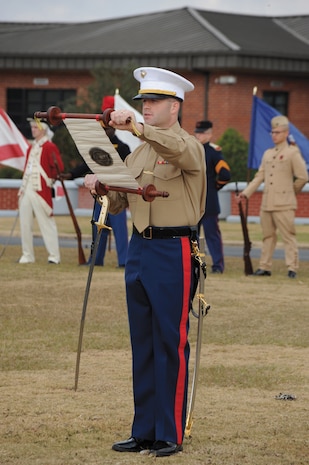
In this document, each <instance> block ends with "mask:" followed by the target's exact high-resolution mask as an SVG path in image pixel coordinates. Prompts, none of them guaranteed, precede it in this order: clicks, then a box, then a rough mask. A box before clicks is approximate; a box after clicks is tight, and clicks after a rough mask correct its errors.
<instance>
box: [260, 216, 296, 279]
mask: <svg viewBox="0 0 309 465" xmlns="http://www.w3.org/2000/svg"><path fill="white" fill-rule="evenodd" d="M294 218H295V210H286V211H271V212H269V211H263V210H262V211H261V212H260V219H261V227H262V233H263V245H262V252H261V258H260V266H259V268H261V269H262V270H267V271H270V270H271V265H272V256H273V253H274V250H275V247H276V243H277V230H279V232H280V235H281V238H282V241H283V244H284V252H285V263H286V266H287V267H288V270H291V271H296V270H297V269H298V265H299V256H298V247H297V241H296V230H295V225H294Z"/></svg>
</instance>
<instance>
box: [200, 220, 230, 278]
mask: <svg viewBox="0 0 309 465" xmlns="http://www.w3.org/2000/svg"><path fill="white" fill-rule="evenodd" d="M199 226H200V227H201V226H202V227H203V228H204V235H205V240H206V244H207V248H208V250H209V253H210V256H211V259H212V270H213V271H215V270H219V271H221V273H223V271H224V255H223V243H222V236H221V231H220V228H219V219H218V215H210V216H203V218H202V219H201V221H200V223H199Z"/></svg>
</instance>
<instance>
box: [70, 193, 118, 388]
mask: <svg viewBox="0 0 309 465" xmlns="http://www.w3.org/2000/svg"><path fill="white" fill-rule="evenodd" d="M96 201H98V202H99V203H100V204H101V211H100V215H99V218H98V221H96V222H95V223H94V224H95V225H96V226H97V228H98V232H97V235H96V238H95V241H94V246H93V250H92V254H91V263H90V267H89V273H88V279H87V285H86V290H85V295H84V303H83V310H82V316H81V320H80V328H79V339H78V346H77V357H76V367H75V386H74V389H75V391H76V390H77V385H78V376H79V366H80V356H81V351H82V342H83V334H84V326H85V318H86V310H87V304H88V297H89V292H90V285H91V280H92V274H93V269H94V265H95V261H96V255H97V251H98V246H99V242H100V238H101V232H102V230H103V229H109V230H111V229H112V228H110V227H109V226H107V225H106V224H105V222H106V217H107V213H108V207H109V200H108V198H107V196H106V195H101V196H98V197H96Z"/></svg>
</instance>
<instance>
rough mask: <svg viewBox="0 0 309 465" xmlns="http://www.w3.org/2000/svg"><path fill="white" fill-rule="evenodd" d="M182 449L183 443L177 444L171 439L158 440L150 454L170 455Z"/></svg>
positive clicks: (156, 455)
mask: <svg viewBox="0 0 309 465" xmlns="http://www.w3.org/2000/svg"><path fill="white" fill-rule="evenodd" d="M181 451H182V445H181V444H175V443H173V442H169V441H156V442H155V443H154V444H153V447H152V448H151V450H150V452H149V455H153V456H155V457H168V456H169V455H173V454H177V452H181Z"/></svg>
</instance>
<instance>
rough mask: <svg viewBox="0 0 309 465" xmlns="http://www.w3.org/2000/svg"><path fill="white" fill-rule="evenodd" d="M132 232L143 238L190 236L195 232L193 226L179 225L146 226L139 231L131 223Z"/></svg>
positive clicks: (195, 229)
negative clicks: (167, 226) (173, 226)
mask: <svg viewBox="0 0 309 465" xmlns="http://www.w3.org/2000/svg"><path fill="white" fill-rule="evenodd" d="M133 234H137V235H138V236H142V237H143V238H144V239H173V238H175V237H192V236H193V235H194V234H195V235H196V234H197V227H195V226H183V227H182V226H180V227H175V228H159V227H157V226H148V228H146V229H144V231H142V232H141V233H140V232H139V231H138V230H137V229H136V227H135V226H134V225H133Z"/></svg>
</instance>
